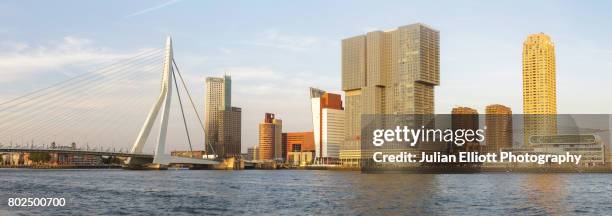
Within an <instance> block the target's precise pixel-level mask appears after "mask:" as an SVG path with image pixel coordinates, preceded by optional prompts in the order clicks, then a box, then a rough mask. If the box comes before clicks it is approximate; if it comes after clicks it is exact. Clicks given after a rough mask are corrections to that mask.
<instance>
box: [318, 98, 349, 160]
mask: <svg viewBox="0 0 612 216" xmlns="http://www.w3.org/2000/svg"><path fill="white" fill-rule="evenodd" d="M310 100H311V104H312V122H313V129H314V143H315V144H314V147H315V160H317V161H318V162H322V163H323V162H333V161H336V160H338V158H339V153H340V146H341V145H342V142H344V108H343V107H342V98H341V96H340V95H338V94H331V93H326V92H325V91H322V90H320V89H316V88H310Z"/></svg>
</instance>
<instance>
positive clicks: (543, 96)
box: [523, 33, 557, 145]
mask: <svg viewBox="0 0 612 216" xmlns="http://www.w3.org/2000/svg"><path fill="white" fill-rule="evenodd" d="M523 114H525V118H524V121H525V124H524V130H525V143H524V144H527V145H528V144H529V143H528V139H529V137H530V136H532V135H553V134H556V133H557V120H556V116H555V115H556V114H557V81H556V64H555V45H554V44H553V42H552V40H551V39H550V37H549V36H548V35H546V34H544V33H539V34H532V35H529V36H527V39H526V40H525V42H524V43H523Z"/></svg>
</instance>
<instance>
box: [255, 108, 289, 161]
mask: <svg viewBox="0 0 612 216" xmlns="http://www.w3.org/2000/svg"><path fill="white" fill-rule="evenodd" d="M282 131H283V124H282V121H281V120H280V119H276V118H275V117H274V114H272V113H266V115H265V118H264V121H263V122H262V123H260V124H259V147H258V148H259V149H258V154H257V157H258V158H257V159H258V160H283V153H282V149H283V147H282V144H283V138H282Z"/></svg>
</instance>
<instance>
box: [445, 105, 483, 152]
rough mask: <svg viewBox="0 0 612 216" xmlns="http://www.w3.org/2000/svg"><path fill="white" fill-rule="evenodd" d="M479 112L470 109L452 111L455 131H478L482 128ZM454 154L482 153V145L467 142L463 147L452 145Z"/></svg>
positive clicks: (463, 108)
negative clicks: (464, 152)
mask: <svg viewBox="0 0 612 216" xmlns="http://www.w3.org/2000/svg"><path fill="white" fill-rule="evenodd" d="M479 125H480V123H479V116H478V111H476V110H475V109H472V108H470V107H455V108H453V110H452V111H451V127H452V129H453V131H457V130H472V131H474V132H475V131H477V130H478V129H479V128H480V126H479ZM451 149H452V153H457V152H458V151H480V143H478V141H472V142H469V141H466V142H465V143H464V144H463V145H462V146H457V145H451Z"/></svg>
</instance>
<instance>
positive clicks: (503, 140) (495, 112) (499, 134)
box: [482, 104, 513, 153]
mask: <svg viewBox="0 0 612 216" xmlns="http://www.w3.org/2000/svg"><path fill="white" fill-rule="evenodd" d="M485 114H486V115H485V126H486V127H487V130H486V131H485V142H486V145H484V146H483V149H482V150H483V151H484V152H490V153H494V152H499V150H500V149H502V148H512V143H513V140H512V135H513V134H512V110H511V109H510V107H507V106H504V105H500V104H492V105H488V106H487V107H486V109H485Z"/></svg>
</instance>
